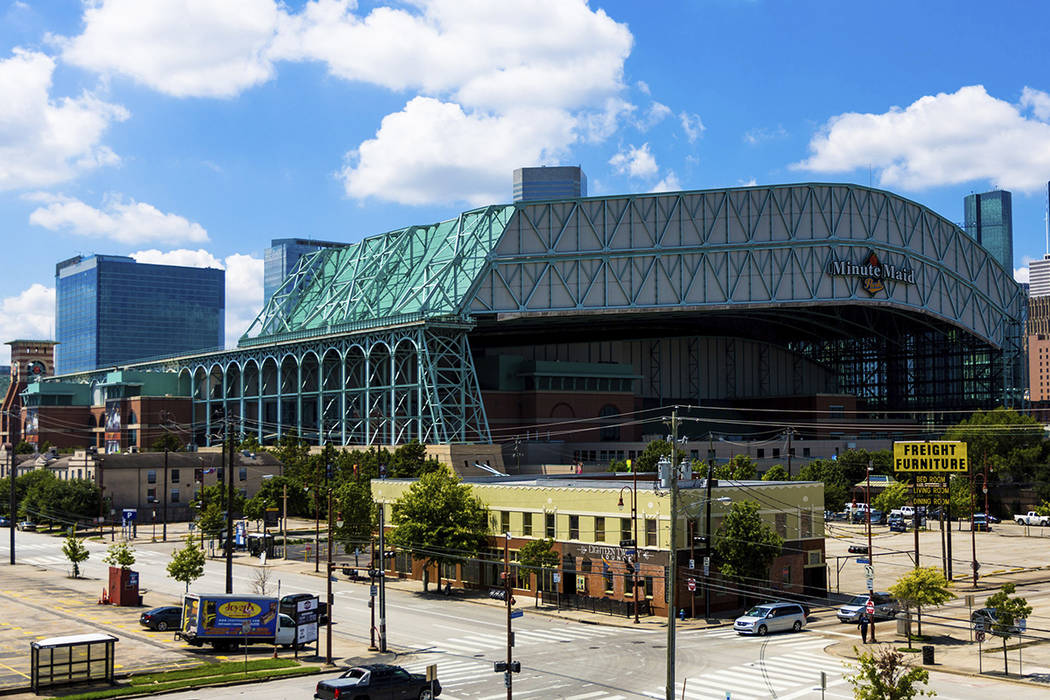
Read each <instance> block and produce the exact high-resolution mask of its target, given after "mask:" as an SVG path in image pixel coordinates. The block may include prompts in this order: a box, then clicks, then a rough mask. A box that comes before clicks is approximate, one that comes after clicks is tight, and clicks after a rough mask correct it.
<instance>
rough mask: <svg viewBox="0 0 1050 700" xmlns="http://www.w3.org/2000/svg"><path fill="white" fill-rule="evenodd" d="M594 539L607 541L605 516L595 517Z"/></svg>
mask: <svg viewBox="0 0 1050 700" xmlns="http://www.w3.org/2000/svg"><path fill="white" fill-rule="evenodd" d="M594 541H595V542H604V541H605V518H603V517H601V516H596V517H595V518H594Z"/></svg>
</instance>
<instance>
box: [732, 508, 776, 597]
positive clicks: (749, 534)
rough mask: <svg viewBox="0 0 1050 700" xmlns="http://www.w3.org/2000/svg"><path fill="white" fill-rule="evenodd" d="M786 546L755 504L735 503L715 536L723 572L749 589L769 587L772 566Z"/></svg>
mask: <svg viewBox="0 0 1050 700" xmlns="http://www.w3.org/2000/svg"><path fill="white" fill-rule="evenodd" d="M783 547H784V540H783V538H782V537H781V536H780V535H778V534H777V533H776V531H774V530H773V528H772V527H770V526H769V525H768V524H766V523H764V522H762V516H761V514H760V513H759V506H758V504H757V503H755V502H754V501H736V502H734V503H733V505H732V506H731V508H730V509H729V513H727V514H726V517H725V518H724V519H723V520H722V525H721V526H720V527H719V528H718V532H717V533H715V552H716V553H717V554H718V559H719V561H720V562H721V564H720V566H719V571H720V572H721V573H722V575H723V576H725V577H726V578H730V579H733V580H735V581H737V582H738V583H740V584H742V585H743V587H745V589H746V588H748V587H751V588H762V587H764V586H766V585H768V584H767V582H768V581H769V567H770V565H771V564H772V563H773V560H774V559H776V558H777V557H778V556H780V552H781V550H782V549H783ZM744 598H745V602H746V599H747V596H744Z"/></svg>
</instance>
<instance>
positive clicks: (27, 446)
mask: <svg viewBox="0 0 1050 700" xmlns="http://www.w3.org/2000/svg"><path fill="white" fill-rule="evenodd" d="M34 452H36V448H35V447H33V443H31V442H26V441H25V440H20V441H19V443H18V444H17V445H15V454H16V455H31V454H33V453H34Z"/></svg>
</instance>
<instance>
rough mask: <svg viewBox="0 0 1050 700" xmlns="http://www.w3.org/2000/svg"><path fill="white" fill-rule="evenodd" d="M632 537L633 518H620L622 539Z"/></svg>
mask: <svg viewBox="0 0 1050 700" xmlns="http://www.w3.org/2000/svg"><path fill="white" fill-rule="evenodd" d="M629 539H631V519H630V518H620V541H621V542H623V541H624V540H629Z"/></svg>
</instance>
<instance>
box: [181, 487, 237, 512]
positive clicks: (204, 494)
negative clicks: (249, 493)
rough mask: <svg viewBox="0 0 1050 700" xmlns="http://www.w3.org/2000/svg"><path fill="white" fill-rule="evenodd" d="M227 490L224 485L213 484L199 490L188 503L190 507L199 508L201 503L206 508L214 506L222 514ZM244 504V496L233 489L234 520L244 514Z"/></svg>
mask: <svg viewBox="0 0 1050 700" xmlns="http://www.w3.org/2000/svg"><path fill="white" fill-rule="evenodd" d="M228 488H229V487H228V486H227V485H226V484H213V485H211V486H205V487H204V488H202V489H200V490H199V491H198V492H197V494H196V495H195V496H194V497H193V499H192V500H191V501H190V507H191V508H200V507H201V504H202V503H203V504H204V505H205V506H206V507H210V506H212V505H216V506H218V507H219V511H220V512H222V511H223V510H224V509H225V505H226V496H227V493H228ZM244 502H245V498H244V496H242V495H241V494H240V492H239V491H238V490H237V489H234V491H233V517H235V518H236V517H238V516H240V515H243V514H244Z"/></svg>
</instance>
